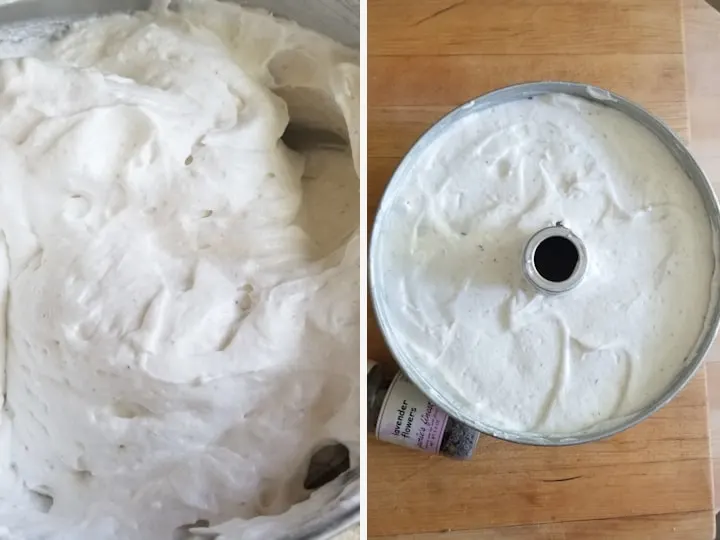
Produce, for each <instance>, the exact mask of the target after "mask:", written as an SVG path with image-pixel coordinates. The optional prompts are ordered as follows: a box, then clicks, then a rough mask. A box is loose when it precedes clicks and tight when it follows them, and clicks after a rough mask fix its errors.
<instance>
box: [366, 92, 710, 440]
mask: <svg viewBox="0 0 720 540" xmlns="http://www.w3.org/2000/svg"><path fill="white" fill-rule="evenodd" d="M552 93H554V94H567V95H571V96H575V97H580V98H583V99H585V100H588V101H591V102H594V103H597V104H599V105H603V106H606V107H610V108H612V109H615V110H617V111H619V112H621V113H623V114H625V115H626V116H628V117H630V118H632V119H633V120H635V121H637V122H639V123H640V124H642V125H643V126H645V127H646V128H647V129H648V130H649V131H650V132H651V133H653V134H654V135H655V136H656V137H657V138H658V139H659V140H660V142H662V144H663V145H664V146H665V147H666V148H667V151H668V152H669V153H670V154H671V155H672V156H673V157H674V158H675V160H676V161H677V163H678V164H679V165H680V167H681V168H682V169H683V170H684V171H685V173H686V174H687V175H688V177H689V178H690V179H691V180H692V182H693V183H694V184H695V187H696V188H697V190H698V192H699V194H700V196H701V198H702V200H703V203H704V206H705V213H706V215H707V218H708V221H709V223H710V226H711V229H712V235H713V238H712V241H713V249H714V261H715V267H714V271H713V277H712V284H711V291H712V297H711V299H710V302H709V306H708V312H707V315H706V317H705V325H704V328H703V329H702V331H701V334H700V336H699V337H698V339H697V341H696V343H695V345H694V347H693V349H692V350H691V351H690V353H689V354H688V356H687V357H686V359H685V362H684V364H683V367H682V369H681V371H680V372H679V373H678V374H677V376H676V377H675V379H674V380H673V381H672V383H671V384H670V385H669V386H668V387H667V388H666V389H665V391H664V392H663V393H662V394H661V395H659V396H657V397H656V398H655V399H654V400H653V401H652V402H651V403H650V404H649V405H647V406H646V407H644V408H642V409H640V410H638V411H635V412H634V413H632V414H630V415H628V416H626V417H624V418H620V419H617V420H614V421H608V422H605V423H603V424H601V425H598V426H596V427H595V428H594V429H592V430H589V431H585V432H581V433H575V434H572V435H554V436H542V435H539V434H535V433H520V432H509V431H503V430H499V429H496V428H495V427H493V426H492V425H490V424H487V423H486V422H484V421H483V419H482V418H478V417H477V416H475V415H474V414H472V412H471V411H468V410H467V408H465V407H464V406H463V403H464V400H462V399H461V398H460V396H458V395H456V394H455V390H454V389H453V388H451V387H450V385H448V384H443V383H442V381H438V380H437V379H433V377H432V375H431V373H428V372H427V371H425V370H423V369H422V368H421V367H420V366H418V365H417V364H416V363H415V362H414V359H413V358H412V357H411V356H409V355H408V354H407V353H406V352H405V351H404V350H403V349H401V348H400V347H399V346H398V344H397V342H396V340H395V339H394V337H393V329H392V325H390V324H389V322H388V316H387V310H388V305H387V303H386V299H385V298H384V295H383V290H382V288H381V287H380V286H379V283H380V282H381V279H380V277H381V275H382V273H383V271H384V268H385V262H384V261H383V260H382V257H381V256H380V255H379V253H378V251H379V250H378V248H377V246H378V237H379V236H380V235H382V230H383V227H384V222H385V219H386V216H387V215H388V214H389V208H390V207H391V205H392V202H393V200H394V198H395V197H396V196H398V194H399V191H400V188H401V184H402V181H401V180H402V178H403V177H404V176H405V175H407V174H411V172H412V169H413V167H414V165H415V164H416V163H417V161H418V159H419V157H420V155H421V154H422V153H423V152H424V151H425V149H426V148H427V147H428V146H429V145H431V144H432V143H433V142H434V141H435V140H436V139H437V138H438V137H439V136H440V135H442V134H443V133H444V132H445V131H446V130H447V129H448V128H449V127H450V126H451V125H452V124H454V123H455V122H457V121H458V120H460V119H461V118H463V117H465V116H466V115H470V114H475V113H477V112H478V111H481V110H483V109H487V108H489V107H493V106H496V105H500V104H503V103H507V102H511V101H516V100H519V99H526V98H530V97H534V96H540V95H543V94H552ZM518 260H520V254H518ZM368 271H369V275H370V290H371V293H372V298H373V305H374V308H375V313H376V315H377V320H378V324H379V325H380V329H381V330H382V332H383V335H384V336H385V340H386V341H387V343H388V346H389V347H390V349H391V350H392V352H393V355H394V356H395V359H396V360H397V361H398V363H399V364H400V366H401V367H402V369H403V370H404V371H405V373H406V374H407V375H408V377H409V378H410V379H411V380H412V381H413V382H414V383H415V384H416V385H417V386H418V387H419V388H420V389H421V390H422V391H423V392H424V393H425V394H426V395H427V396H428V397H429V398H430V399H432V400H433V401H435V403H437V404H438V405H439V406H440V407H441V408H443V409H445V410H446V411H447V412H448V413H449V414H450V415H452V416H453V417H455V418H457V419H458V420H460V421H461V422H464V423H465V424H468V425H469V426H472V427H473V428H475V429H477V430H479V431H481V432H483V433H486V434H488V435H491V436H493V437H497V438H500V439H504V440H507V441H511V442H517V443H524V444H533V445H542V446H563V445H571V444H579V443H586V442H590V441H596V440H598V439H603V438H606V437H609V436H611V435H614V434H615V433H618V432H619V431H622V430H625V429H627V428H629V427H631V426H634V425H635V424H637V423H638V422H640V421H642V420H644V419H645V418H647V417H648V416H650V415H651V414H653V413H654V412H655V411H657V410H658V409H659V408H660V407H662V406H663V405H665V404H666V403H668V402H669V401H670V400H671V399H672V398H673V397H674V396H675V395H676V394H677V393H678V392H679V391H680V390H682V388H684V387H685V385H686V384H687V383H688V382H689V381H690V379H691V378H692V377H693V375H695V373H696V372H697V370H698V369H699V368H700V366H701V365H702V360H703V358H704V357H705V354H706V353H707V351H708V349H709V348H710V345H711V343H712V341H713V339H714V337H715V334H716V332H717V328H718V323H719V322H720V296H719V295H718V291H719V290H720V209H719V207H718V201H717V199H716V197H715V194H714V193H713V189H712V187H711V185H710V182H709V181H708V179H707V178H706V177H705V174H704V173H703V172H702V170H701V169H700V167H699V166H698V164H697V162H696V161H695V159H693V157H692V155H691V154H690V152H689V151H688V150H687V148H686V147H685V146H684V145H683V143H682V141H680V139H679V138H678V137H677V136H676V135H675V134H674V133H673V132H672V130H671V129H670V128H669V127H667V126H666V125H665V124H664V123H663V122H662V121H661V120H659V119H657V118H656V117H654V116H653V115H651V114H650V113H649V112H647V111H646V110H645V109H643V108H642V107H640V106H639V105H637V104H635V103H632V102H631V101H629V100H627V99H625V98H623V97H621V96H618V95H617V94H614V93H612V92H609V91H607V90H604V89H602V88H597V87H594V86H590V85H586V84H578V83H570V82H538V83H526V84H519V85H516V86H510V87H507V88H503V89H500V90H497V91H495V92H491V93H489V94H486V95H484V96H481V97H478V98H476V99H474V100H472V101H469V102H468V103H465V104H464V105H461V106H460V107H458V108H456V109H455V110H453V111H451V112H450V113H449V114H447V115H446V116H445V117H443V118H442V119H441V120H440V121H438V122H437V123H436V124H435V125H433V126H432V127H430V129H428V131H427V132H425V134H424V135H422V136H421V137H420V139H419V140H418V141H417V142H416V143H415V145H414V146H413V147H412V149H411V150H410V151H409V152H408V153H407V155H406V156H405V157H404V158H403V160H402V162H401V163H400V165H399V166H398V168H397V170H396V171H395V173H394V174H393V177H392V179H391V180H390V182H389V184H388V186H387V189H386V190H385V193H384V194H383V197H382V201H381V204H380V208H379V210H378V212H377V217H376V219H375V225H374V228H373V232H372V238H371V245H370V255H369V264H368Z"/></svg>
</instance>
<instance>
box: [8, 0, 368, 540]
mask: <svg viewBox="0 0 720 540" xmlns="http://www.w3.org/2000/svg"><path fill="white" fill-rule="evenodd" d="M236 1H237V2H238V3H240V4H242V5H246V6H250V7H261V8H265V9H268V10H269V11H271V12H272V13H274V14H276V15H278V16H280V17H285V18H287V19H293V20H295V21H296V22H298V23H299V24H301V25H302V26H304V27H306V28H310V29H312V30H315V31H317V32H319V33H322V34H325V35H326V36H328V37H331V38H333V39H335V40H336V41H339V42H341V43H343V44H344V45H347V46H349V47H353V48H358V47H359V43H360V0H301V1H298V0H236ZM150 4H151V0H21V1H19V2H16V3H11V4H6V5H2V6H0V45H4V46H7V45H8V43H10V42H12V40H13V39H16V38H15V37H14V36H17V35H20V36H22V39H23V40H26V39H37V40H40V41H46V40H48V39H53V38H56V37H58V36H61V35H63V33H64V32H66V31H67V29H68V27H69V24H70V23H71V22H73V21H76V20H78V19H82V18H86V17H91V16H97V15H104V14H109V13H114V12H119V11H126V12H130V11H139V10H146V9H148V8H149V6H150ZM19 29H21V30H22V31H20V32H19V31H18V30H19ZM320 490H322V491H323V493H322V495H323V497H326V498H327V499H328V500H329V502H328V504H327V505H326V506H325V507H324V509H323V511H322V513H320V514H318V515H309V516H307V518H306V519H305V521H304V522H303V523H301V524H299V525H298V526H297V528H296V530H295V531H293V533H292V534H289V535H287V536H286V537H284V538H282V539H278V540H310V539H313V540H326V539H330V538H333V537H335V536H337V535H338V534H339V533H341V532H342V531H344V530H345V529H347V528H348V527H351V526H353V525H355V524H357V523H359V521H360V469H359V466H358V467H355V468H353V469H351V470H349V471H347V472H346V473H344V474H342V475H341V476H340V477H339V478H337V479H336V480H334V481H333V482H331V483H330V484H328V485H326V486H323V487H322V488H320Z"/></svg>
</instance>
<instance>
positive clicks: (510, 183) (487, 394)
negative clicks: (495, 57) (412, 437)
mask: <svg viewBox="0 0 720 540" xmlns="http://www.w3.org/2000/svg"><path fill="white" fill-rule="evenodd" d="M397 182H400V184H399V185H398V189H397V190H395V191H394V193H395V194H396V196H395V197H394V198H393V199H392V200H391V201H386V202H385V204H387V205H388V207H387V208H386V210H387V213H386V215H385V216H384V218H383V219H382V221H381V223H380V224H379V231H378V234H377V239H378V244H377V258H376V261H377V264H378V266H377V269H378V270H379V273H378V274H376V278H377V288H378V291H379V294H380V296H381V304H382V305H383V306H385V307H384V308H383V311H384V315H385V316H386V318H387V322H388V323H389V326H391V331H392V334H393V336H392V337H393V341H394V342H395V343H396V345H397V348H398V350H399V351H400V353H401V354H403V355H407V358H408V359H409V360H411V361H412V362H414V363H416V364H417V365H418V366H419V368H420V369H422V370H423V372H424V373H425V374H426V376H427V377H428V378H429V380H431V381H433V383H434V385H435V387H436V388H437V389H438V390H439V391H440V389H443V391H445V393H446V394H447V395H451V396H454V398H455V399H457V400H459V402H461V403H465V405H463V406H464V407H467V408H468V409H469V410H471V411H474V414H475V415H476V417H477V418H478V419H481V420H482V421H484V422H485V423H486V424H488V425H490V426H494V427H496V428H498V429H502V430H510V431H516V432H534V433H538V434H545V435H547V434H570V433H574V432H578V431H580V430H586V429H591V428H592V426H594V425H596V424H598V423H600V422H602V421H604V420H609V419H614V418H618V417H622V416H624V415H627V414H629V413H632V412H634V411H636V410H638V409H639V408H641V407H642V406H643V405H646V404H648V402H649V401H651V400H652V399H654V398H657V397H658V396H659V395H660V394H661V393H662V391H663V390H664V389H665V388H666V387H667V385H668V384H669V383H670V382H671V381H672V380H673V378H674V377H675V376H676V375H677V373H678V371H679V370H680V368H681V366H682V365H683V362H684V361H685V360H686V358H687V356H688V353H689V352H690V350H691V348H692V347H693V345H694V343H695V342H696V340H697V338H698V336H699V334H700V332H701V329H702V327H703V321H704V317H705V314H706V312H707V309H708V303H709V298H710V281H711V275H712V272H713V260H714V259H713V255H712V244H711V232H710V228H709V223H708V221H707V219H706V217H705V213H704V209H703V205H702V202H701V200H700V197H699V195H698V193H697V191H696V190H695V188H694V186H693V184H692V183H691V181H690V180H689V179H688V178H687V176H686V175H685V173H684V172H683V171H682V170H681V169H680V167H679V166H678V165H677V163H676V162H675V161H674V159H673V158H672V157H671V155H670V154H669V153H668V152H667V151H666V149H665V148H664V147H663V146H662V144H661V143H660V142H659V141H658V140H657V139H656V138H655V137H654V136H653V135H652V134H651V133H650V132H649V131H647V130H646V129H645V128H643V127H642V126H641V125H639V124H637V123H636V122H634V121H632V120H630V119H628V118H626V117H625V116H623V115H621V114H620V113H618V112H615V111H613V110H611V109H608V108H605V107H602V106H598V105H594V104H592V103H590V102H588V101H585V100H580V99H576V98H570V97H568V96H561V95H552V96H544V97H542V98H535V99H524V100H521V101H517V102H513V103H509V104H505V105H501V106H497V107H494V108H491V109H489V110H485V111H482V112H478V113H473V114H471V115H469V116H467V117H465V118H464V119H462V120H461V121H459V122H457V123H456V124H454V125H453V126H452V127H451V128H450V129H448V131H447V132H446V133H444V134H443V135H442V136H440V137H439V138H438V139H437V140H436V141H434V142H433V143H432V144H431V145H430V146H429V147H428V148H426V149H425V150H424V151H423V152H422V153H421V155H420V157H419V161H418V163H417V164H416V166H414V167H413V168H412V169H411V170H410V172H409V173H408V174H407V175H405V176H404V177H402V178H399V179H398V180H397ZM558 221H563V222H564V224H565V225H566V226H567V227H569V228H570V229H571V230H572V231H574V232H575V234H576V235H578V236H579V237H580V239H581V240H582V241H584V243H585V245H586V248H587V251H588V261H589V267H588V270H587V274H586V276H585V278H584V280H583V282H582V283H581V284H580V285H579V286H578V288H577V289H575V290H573V291H570V292H569V293H566V294H565V295H561V296H557V297H545V296H542V295H540V294H538V293H536V292H535V290H534V289H533V288H532V287H531V286H530V285H529V284H528V283H527V282H526V281H525V280H524V278H523V274H522V265H521V254H522V250H523V247H524V244H525V243H526V242H527V241H528V239H529V238H530V237H531V236H532V235H533V233H535V232H536V231H538V230H540V229H542V228H543V227H547V226H549V225H553V224H555V223H556V222H558Z"/></svg>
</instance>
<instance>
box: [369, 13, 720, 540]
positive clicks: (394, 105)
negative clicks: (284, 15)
mask: <svg viewBox="0 0 720 540" xmlns="http://www.w3.org/2000/svg"><path fill="white" fill-rule="evenodd" d="M368 54H369V59H368V143H367V144H368V191H369V193H368V221H369V226H372V222H373V218H374V215H375V212H376V210H377V205H378V202H379V200H380V196H381V194H382V190H383V189H384V187H385V185H386V184H387V181H388V179H389V178H390V175H391V174H392V171H393V169H394V168H395V166H396V165H397V164H398V162H399V160H400V159H401V157H402V156H403V154H404V153H405V152H406V151H407V150H408V149H409V148H410V146H411V145H412V143H413V142H414V141H415V139H416V138H417V137H418V136H419V135H420V134H421V133H422V132H423V131H424V130H425V129H426V128H427V127H428V126H429V125H430V124H431V123H432V122H434V121H435V120H437V119H438V118H439V117H440V116H441V115H442V114H444V113H445V112H447V111H448V110H450V109H451V108H453V107H454V106H456V105H458V104H460V103H462V102H464V101H466V100H468V99H470V98H472V97H475V96H477V95H479V94H482V93H485V92H487V91H489V90H492V89H495V88H498V87H502V86H505V85H508V84H512V83H517V82H524V81H536V80H542V79H556V80H569V81H579V82H587V83H591V84H595V85H599V86H602V87H605V88H608V89H610V90H613V91H615V92H618V93H620V94H622V95H624V96H627V97H629V98H630V99H632V100H635V101H637V102H639V103H641V104H642V105H644V106H645V107H646V108H648V109H649V110H650V111H652V112H653V113H655V114H657V115H658V116H660V117H661V118H663V119H664V120H665V121H666V122H667V123H668V124H669V125H670V126H671V127H672V128H673V129H674V130H675V131H676V132H677V133H679V134H680V135H681V136H683V137H687V135H688V128H687V110H686V100H685V70H684V57H683V39H682V12H681V5H680V0H492V1H491V0H465V1H462V0H368ZM370 311H371V310H370ZM369 319H370V320H369V327H368V351H369V355H370V357H371V358H375V359H378V360H381V361H389V360H390V358H391V357H390V354H389V352H388V350H387V347H386V346H385V343H384V341H383V339H382V336H381V334H380V332H379V330H378V329H377V325H376V323H375V320H374V318H373V315H372V312H371V313H370V314H369ZM711 486H712V479H711V472H710V451H709V440H708V428H707V405H706V389H705V374H704V371H703V372H701V373H700V374H699V375H698V376H697V377H696V378H695V379H694V380H693V381H692V382H691V383H690V385H689V386H688V387H687V388H686V389H685V391H683V393H682V394H681V395H680V396H678V397H677V398H676V399H675V400H674V401H673V402H672V403H671V404H670V405H668V406H667V407H665V408H664V409H662V410H661V411H659V412H658V413H656V414H655V415H653V416H652V417H651V418H649V419H648V420H646V421H645V422H643V423H642V424H640V425H639V426H637V427H635V428H633V429H631V430H628V431H626V432H624V433H622V434H620V435H617V436H615V437H612V438H611V439H609V440H606V441H603V442H599V443H592V444H587V445H581V446H577V447H568V448H539V447H528V446H520V445H514V444H510V443H505V442H502V441H498V440H494V439H491V438H489V437H485V438H484V439H483V440H482V441H481V443H480V445H479V448H478V452H477V455H476V457H475V458H474V459H473V460H472V461H471V462H465V463H463V462H453V461H451V460H447V459H444V458H440V457H434V456H425V455H423V454H421V453H416V452H412V451H407V450H404V449H402V448H396V447H393V446H390V445H387V444H383V443H378V442H376V441H374V440H373V441H370V443H369V448H368V534H369V536H370V537H395V538H402V539H403V540H410V539H412V540H435V539H441V540H476V539H478V540H485V539H503V540H508V539H513V540H514V539H523V540H536V539H537V540H549V539H568V540H575V539H580V540H582V539H605V538H607V539H613V540H643V539H648V540H649V539H652V540H664V539H669V538H677V539H682V540H695V539H697V540H710V539H712V538H713V530H714V518H713V512H712V507H713V506H712V487H711Z"/></svg>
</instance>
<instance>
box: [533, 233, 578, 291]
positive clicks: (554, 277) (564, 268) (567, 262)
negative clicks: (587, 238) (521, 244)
mask: <svg viewBox="0 0 720 540" xmlns="http://www.w3.org/2000/svg"><path fill="white" fill-rule="evenodd" d="M579 261H580V252H579V251H578V248H577V247H576V246H575V244H574V243H573V242H572V241H570V240H569V239H567V238H565V237H564V236H551V237H550V238H546V239H545V240H543V241H542V242H540V243H539V244H538V246H537V248H536V249H535V254H534V255H533V264H534V265H535V269H536V270H537V273H538V274H540V276H542V277H543V278H544V279H546V280H548V281H552V282H553V283H562V282H563V281H567V280H568V279H570V276H572V275H573V272H574V271H575V268H577V265H578V262H579Z"/></svg>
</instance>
